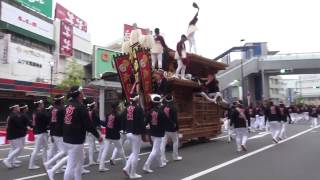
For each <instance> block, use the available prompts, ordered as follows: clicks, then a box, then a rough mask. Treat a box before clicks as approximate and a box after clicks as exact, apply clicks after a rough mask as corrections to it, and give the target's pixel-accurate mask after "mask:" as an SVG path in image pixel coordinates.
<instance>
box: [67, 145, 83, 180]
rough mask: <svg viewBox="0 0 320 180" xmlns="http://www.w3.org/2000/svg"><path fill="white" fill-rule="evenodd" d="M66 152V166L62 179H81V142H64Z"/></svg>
mask: <svg viewBox="0 0 320 180" xmlns="http://www.w3.org/2000/svg"><path fill="white" fill-rule="evenodd" d="M65 147H66V148H67V152H68V158H67V159H68V161H67V168H66V171H65V173H64V178H63V179H64V180H81V179H82V177H81V172H82V165H83V161H84V159H83V147H84V146H83V144H69V143H65Z"/></svg>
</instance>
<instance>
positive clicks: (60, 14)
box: [55, 3, 88, 32]
mask: <svg viewBox="0 0 320 180" xmlns="http://www.w3.org/2000/svg"><path fill="white" fill-rule="evenodd" d="M55 18H58V19H61V21H66V22H68V23H70V24H71V25H72V26H73V27H76V28H78V29H80V30H82V31H84V32H87V28H88V26H87V22H85V21H84V20H82V19H80V18H79V17H78V16H76V15H74V14H73V13H72V12H70V11H68V10H67V9H66V8H65V7H63V6H61V5H60V4H59V3H57V4H56V12H55Z"/></svg>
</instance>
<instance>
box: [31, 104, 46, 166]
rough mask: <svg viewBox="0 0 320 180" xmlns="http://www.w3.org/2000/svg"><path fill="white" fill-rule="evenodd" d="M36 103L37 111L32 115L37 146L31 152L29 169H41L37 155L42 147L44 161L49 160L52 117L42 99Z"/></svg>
mask: <svg viewBox="0 0 320 180" xmlns="http://www.w3.org/2000/svg"><path fill="white" fill-rule="evenodd" d="M34 104H35V105H36V111H35V112H34V114H33V117H32V119H33V120H32V121H33V122H32V123H33V133H34V134H35V136H36V141H35V148H34V150H33V152H32V154H31V157H30V161H29V169H31V170H33V169H39V168H40V167H39V166H37V165H35V161H36V156H37V154H38V153H39V152H40V150H41V149H42V163H44V162H46V161H47V149H48V128H49V123H50V117H49V116H48V113H47V112H46V111H45V109H44V103H43V101H42V100H39V101H36V102H34Z"/></svg>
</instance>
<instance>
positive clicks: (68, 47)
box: [60, 21, 73, 57]
mask: <svg viewBox="0 0 320 180" xmlns="http://www.w3.org/2000/svg"><path fill="white" fill-rule="evenodd" d="M72 44H73V27H72V26H71V25H70V24H69V23H68V22H65V21H61V27H60V54H61V55H64V56H68V57H70V56H72V55H73V45H72Z"/></svg>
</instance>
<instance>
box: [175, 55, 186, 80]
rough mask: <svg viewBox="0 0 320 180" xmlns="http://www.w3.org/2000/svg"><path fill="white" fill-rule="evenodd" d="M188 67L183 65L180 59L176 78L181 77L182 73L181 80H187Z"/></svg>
mask: <svg viewBox="0 0 320 180" xmlns="http://www.w3.org/2000/svg"><path fill="white" fill-rule="evenodd" d="M186 69H187V66H186V65H184V64H183V62H182V60H181V59H178V68H177V70H176V76H178V75H179V73H180V71H181V78H185V74H186Z"/></svg>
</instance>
